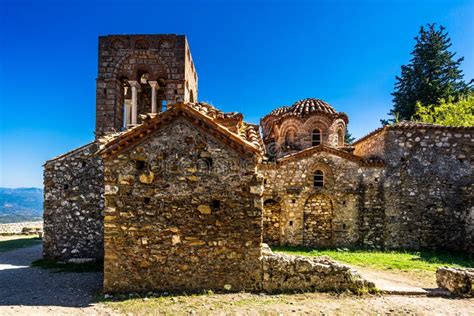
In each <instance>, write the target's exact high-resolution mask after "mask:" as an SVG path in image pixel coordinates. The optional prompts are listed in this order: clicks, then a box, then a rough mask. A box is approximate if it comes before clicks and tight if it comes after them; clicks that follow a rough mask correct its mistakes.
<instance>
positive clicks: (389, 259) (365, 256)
mask: <svg viewBox="0 0 474 316" xmlns="http://www.w3.org/2000/svg"><path fill="white" fill-rule="evenodd" d="M275 251H277V252H284V253H289V254H296V255H304V256H328V257H330V258H332V259H334V260H336V261H340V262H343V263H348V264H353V265H358V266H364V267H372V268H377V269H394V270H427V271H436V269H437V268H438V267H441V266H451V267H468V268H474V258H472V256H469V255H467V254H462V253H459V254H457V253H450V252H444V251H419V252H418V251H403V250H402V251H378V250H366V249H353V250H347V251H342V250H340V249H308V248H301V247H277V248H276V249H275Z"/></svg>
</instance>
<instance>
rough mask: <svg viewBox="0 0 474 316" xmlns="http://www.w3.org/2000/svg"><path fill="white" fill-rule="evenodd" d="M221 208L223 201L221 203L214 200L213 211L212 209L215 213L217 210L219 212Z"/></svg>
mask: <svg viewBox="0 0 474 316" xmlns="http://www.w3.org/2000/svg"><path fill="white" fill-rule="evenodd" d="M220 207H221V201H219V200H212V202H211V209H212V210H214V211H215V210H218V209H220Z"/></svg>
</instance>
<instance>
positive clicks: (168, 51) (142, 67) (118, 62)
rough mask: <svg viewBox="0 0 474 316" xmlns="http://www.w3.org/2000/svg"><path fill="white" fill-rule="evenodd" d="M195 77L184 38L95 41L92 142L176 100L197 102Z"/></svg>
mask: <svg viewBox="0 0 474 316" xmlns="http://www.w3.org/2000/svg"><path fill="white" fill-rule="evenodd" d="M197 95H198V77H197V72H196V69H195V67H194V62H193V59H192V56H191V51H190V49H189V45H188V41H187V39H186V37H185V36H184V35H174V34H165V35H161V34H160V35H108V36H100V37H99V74H98V77H97V91H96V130H95V135H96V138H98V137H100V136H103V135H105V134H107V133H112V132H118V131H121V130H123V129H124V128H127V127H128V126H133V125H135V124H139V123H140V118H139V115H140V114H146V113H157V112H160V111H163V110H165V109H166V107H167V106H168V105H171V104H174V103H176V102H191V103H194V102H197Z"/></svg>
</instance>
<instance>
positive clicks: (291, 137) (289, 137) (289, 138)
mask: <svg viewBox="0 0 474 316" xmlns="http://www.w3.org/2000/svg"><path fill="white" fill-rule="evenodd" d="M295 138H296V133H295V131H294V130H289V131H288V132H287V133H286V135H285V146H286V147H291V146H292V145H293V144H294V142H295Z"/></svg>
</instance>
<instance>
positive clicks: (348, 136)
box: [344, 128, 355, 144]
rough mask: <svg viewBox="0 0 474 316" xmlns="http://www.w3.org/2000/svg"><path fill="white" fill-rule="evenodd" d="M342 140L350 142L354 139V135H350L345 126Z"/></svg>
mask: <svg viewBox="0 0 474 316" xmlns="http://www.w3.org/2000/svg"><path fill="white" fill-rule="evenodd" d="M344 141H345V142H346V144H352V142H353V141H355V137H354V136H352V134H351V133H349V130H348V129H347V128H346V136H344Z"/></svg>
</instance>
